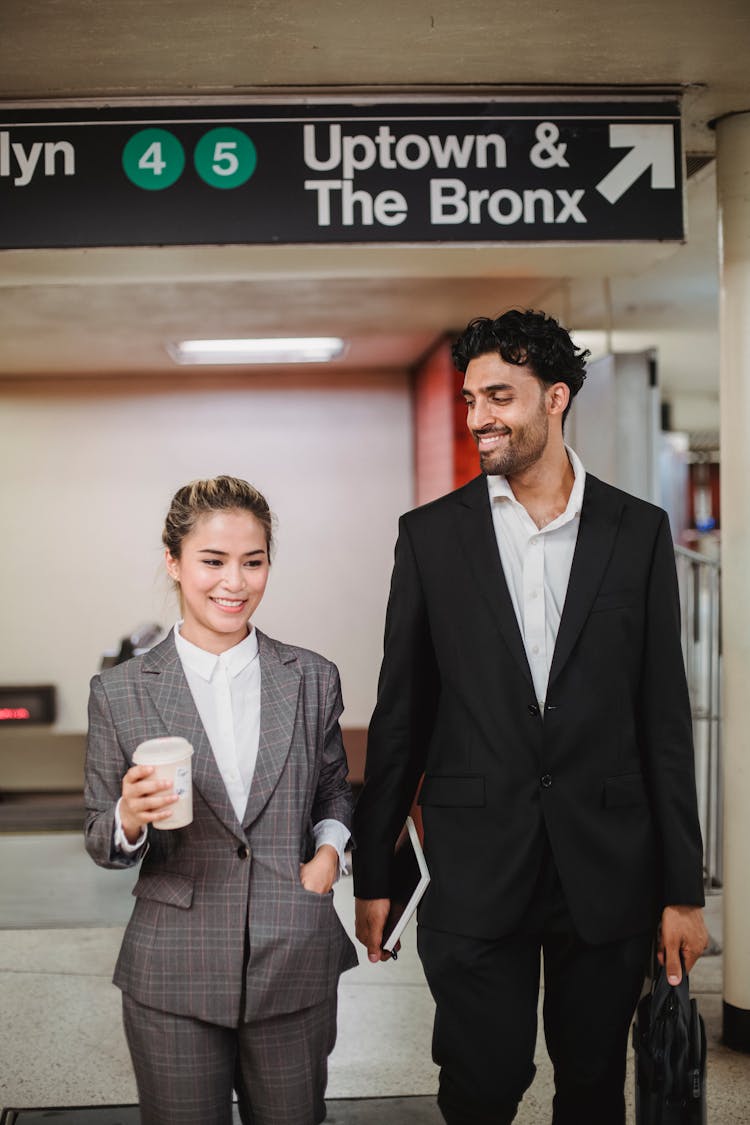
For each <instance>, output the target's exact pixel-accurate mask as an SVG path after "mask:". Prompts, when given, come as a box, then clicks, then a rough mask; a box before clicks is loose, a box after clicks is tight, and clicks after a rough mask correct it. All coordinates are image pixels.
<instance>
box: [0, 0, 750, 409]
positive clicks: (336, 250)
mask: <svg viewBox="0 0 750 1125" xmlns="http://www.w3.org/2000/svg"><path fill="white" fill-rule="evenodd" d="M603 11H604V10H603V9H602V6H601V3H600V2H599V0H572V2H569V3H567V4H560V3H559V2H558V0H541V2H539V3H537V4H535V5H530V6H527V7H525V8H524V7H523V6H520V5H518V4H514V3H510V2H509V0H467V2H464V3H463V4H456V3H455V0H452V2H451V3H448V2H447V0H434V2H431V3H429V2H427V0H411V2H410V3H409V4H404V3H403V2H396V0H381V2H380V3H378V4H370V5H367V4H363V3H361V2H360V0H346V2H345V0H327V2H322V3H317V4H311V3H309V0H214V3H212V4H205V3H203V4H201V3H198V2H197V0H180V2H178V0H162V2H161V3H159V4H154V3H153V2H152V0H148V2H145V0H130V3H128V4H123V3H122V2H121V0H118V2H116V3H115V2H114V0H65V2H53V0H5V3H4V5H3V11H2V16H1V17H0V29H1V30H2V35H0V105H1V104H3V103H5V104H6V105H9V104H12V103H15V104H17V103H18V102H31V103H33V104H34V103H37V102H38V101H39V100H40V99H51V100H53V101H55V102H57V103H60V102H65V101H67V100H68V99H93V100H94V101H95V102H97V103H99V104H101V103H102V102H104V101H106V102H110V101H112V99H125V100H127V101H131V102H132V101H133V99H134V98H143V99H146V100H148V99H153V98H157V97H158V98H167V99H184V98H191V99H196V98H197V99H202V98H207V97H212V98H217V99H219V100H221V101H223V102H231V101H234V100H238V99H241V98H245V97H263V96H269V95H270V94H272V93H284V94H288V95H289V94H291V95H297V96H299V97H300V98H304V97H305V96H306V95H309V94H310V93H312V92H315V93H317V94H320V93H321V92H322V93H324V94H325V93H326V92H328V93H336V94H341V93H342V92H345V91H347V90H355V91H357V92H359V93H362V92H365V91H368V90H369V91H370V92H372V93H391V92H397V93H399V94H405V93H406V94H409V93H416V92H420V91H432V92H445V95H446V97H451V96H456V95H461V94H463V93H474V92H487V91H489V92H493V93H497V92H502V91H503V90H504V91H511V90H517V91H518V92H527V91H530V90H531V91H533V90H536V91H537V92H539V90H540V89H541V90H544V91H545V92H550V91H555V90H560V91H562V92H570V91H571V90H572V89H574V88H580V87H581V86H585V87H588V88H594V89H598V88H605V87H606V88H607V89H608V90H609V91H610V92H611V91H612V90H615V91H616V92H620V93H622V92H631V91H632V90H633V88H634V87H641V86H646V87H649V88H650V89H656V88H659V89H666V88H669V89H679V90H680V91H681V92H682V93H683V107H684V110H683V126H684V140H685V147H686V149H687V151H688V153H710V152H711V151H712V149H713V143H714V142H713V133H712V131H711V129H710V128H709V126H708V123H709V122H710V121H711V120H712V119H714V118H716V117H718V116H721V115H723V114H726V113H731V112H737V111H741V110H745V109H750V71H748V67H747V61H746V60H747V52H748V48H749V47H750V6H748V4H747V2H746V0H718V2H717V3H714V4H712V5H707V4H706V3H705V0H657V2H656V3H654V2H653V0H649V2H648V3H646V2H645V0H632V2H631V3H629V4H628V5H621V6H618V7H607V8H606V18H604V17H603ZM321 88H324V89H322V90H321ZM688 219H689V237H688V242H687V244H686V245H685V246H683V247H679V248H675V247H673V246H672V247H669V246H658V245H649V246H644V245H642V246H638V245H633V244H630V245H622V246H617V247H614V246H609V247H607V246H604V247H602V246H589V247H556V248H545V247H539V246H537V247H497V246H493V247H481V248H465V247H464V248H461V247H430V248H421V249H414V248H403V247H402V248H399V247H370V248H365V249H362V248H351V247H329V248H326V249H324V250H323V249H314V248H310V247H288V246H287V247H239V246H230V247H178V248H137V249H100V250H85V251H83V250H81V251H79V250H56V251H47V250H23V251H5V252H2V253H0V379H3V380H5V381H6V383H7V382H8V381H12V382H15V381H16V380H18V379H28V378H29V377H30V376H34V375H44V376H48V377H54V376H70V375H74V374H89V375H97V376H102V375H107V374H109V375H112V374H118V375H129V374H136V373H141V374H143V373H148V372H153V373H168V372H173V373H175V377H176V378H182V377H183V375H182V372H179V371H176V369H175V368H174V367H173V366H172V365H171V361H170V360H169V359H168V357H167V354H166V352H165V344H166V343H167V342H168V341H169V340H172V339H175V338H178V337H180V336H182V335H184V334H185V332H190V333H191V334H193V335H196V334H200V335H205V336H229V335H235V334H242V335H253V334H260V333H265V334H270V335H280V334H284V333H288V332H294V333H300V334H301V333H303V332H304V333H313V332H317V333H320V334H340V335H343V336H345V337H346V339H347V340H348V341H349V347H348V350H347V353H346V355H345V356H344V357H343V359H342V360H340V361H338V365H339V366H341V367H360V368H361V367H405V366H410V365H411V364H413V363H414V362H415V361H416V360H417V359H418V358H419V356H420V355H421V354H422V353H423V352H424V351H425V349H426V348H427V347H428V346H429V344H430V343H431V341H432V340H434V339H435V337H436V336H439V335H440V334H441V333H442V332H443V331H445V330H449V329H452V328H457V327H461V326H462V325H463V324H464V323H465V322H466V320H467V319H469V317H471V316H473V315H476V314H478V313H491V312H494V311H496V310H498V309H500V308H502V307H504V306H506V305H509V304H529V305H534V306H536V307H545V308H548V309H549V311H552V312H556V313H558V314H559V315H562V316H564V317H565V318H566V320H567V322H568V323H571V324H572V326H573V327H575V328H577V329H581V330H600V331H604V332H608V333H609V340H610V341H613V342H614V343H615V346H619V347H627V346H634V347H641V346H643V347H646V346H649V347H650V346H656V347H659V348H660V349H662V350H663V351H664V354H665V357H666V363H665V385H666V387H667V391H668V392H670V389H671V393H674V394H677V393H691V394H702V395H708V396H710V395H715V394H716V360H715V341H716V332H717V327H716V317H717V313H716V306H717V262H716V206H715V187H714V180H713V174H712V168H711V166H710V165H709V166H708V167H707V168H705V169H704V170H703V171H702V172H700V173H699V174H698V175H697V176H696V177H694V179H693V180H691V181H690V183H689V191H688ZM681 340H683V341H688V344H687V346H684V347H680V346H679V345H680V341H681Z"/></svg>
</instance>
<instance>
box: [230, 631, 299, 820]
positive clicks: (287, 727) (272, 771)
mask: <svg viewBox="0 0 750 1125" xmlns="http://www.w3.org/2000/svg"><path fill="white" fill-rule="evenodd" d="M257 632H258V649H259V654H260V742H259V745H258V760H257V762H256V765H255V774H254V776H253V783H252V786H251V787H250V797H249V799H248V802H247V808H246V810H245V816H244V817H243V821H242V823H243V825H244V827H245V829H247V828H249V827H250V825H251V824H252V823H253V821H254V820H255V819H256V818H257V817H258V816H259V815H260V813H261V812H262V810H263V809H264V808H265V806H266V804H267V803H268V801H269V799H270V797H271V795H272V793H273V791H274V789H275V788H276V785H277V784H278V780H279V778H280V776H281V772H282V770H283V768H284V765H285V763H286V760H287V758H288V756H289V748H290V746H291V742H292V735H293V733H294V723H295V719H296V716H297V703H298V700H299V690H300V684H301V682H302V674H301V672H300V668H299V664H298V661H297V656H296V654H295V653H294V651H293V650H292V649H291V648H288V647H287V646H286V645H281V644H278V643H277V642H276V641H272V640H271V639H270V637H266V636H265V635H264V634H263V633H261V631H260V630H257Z"/></svg>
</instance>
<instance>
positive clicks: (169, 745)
mask: <svg viewBox="0 0 750 1125" xmlns="http://www.w3.org/2000/svg"><path fill="white" fill-rule="evenodd" d="M192 753H193V748H192V746H191V745H190V743H189V742H188V740H187V739H186V738H178V737H176V736H173V735H167V736H165V737H164V738H149V739H147V740H146V741H145V742H141V743H140V745H139V746H137V747H136V748H135V752H134V753H133V761H134V762H135V763H136V765H139V766H167V765H171V764H172V763H173V762H181V761H184V760H185V758H190V757H191V756H192Z"/></svg>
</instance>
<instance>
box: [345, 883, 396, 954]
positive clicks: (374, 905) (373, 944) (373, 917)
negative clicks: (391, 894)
mask: <svg viewBox="0 0 750 1125" xmlns="http://www.w3.org/2000/svg"><path fill="white" fill-rule="evenodd" d="M390 909H391V900H390V899H389V898H357V899H355V900H354V919H355V929H356V933H357V938H358V940H359V941H361V942H362V944H363V945H366V946H367V959H368V961H388V960H390V956H391V955H390V953H385V952H384V951H383V950H382V949H381V948H380V947H381V945H382V942H383V929H384V928H385V923H386V920H387V918H388V914H389V912H390Z"/></svg>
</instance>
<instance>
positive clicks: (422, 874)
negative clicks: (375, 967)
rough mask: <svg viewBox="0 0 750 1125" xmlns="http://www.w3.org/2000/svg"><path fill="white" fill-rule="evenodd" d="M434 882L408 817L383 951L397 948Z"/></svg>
mask: <svg viewBox="0 0 750 1125" xmlns="http://www.w3.org/2000/svg"><path fill="white" fill-rule="evenodd" d="M429 882H430V873H429V871H428V870H427V863H426V862H425V858H424V852H423V851H422V845H421V844H420V842H419V836H418V835H417V829H416V827H415V824H414V821H413V820H412V818H411V817H410V816H407V818H406V833H405V835H404V838H403V842H402V843H401V845H400V846H399V845H398V844H397V845H396V852H395V854H394V857H393V867H392V868H391V911H390V914H389V915H388V918H387V920H386V923H385V927H384V929H383V935H384V936H383V942H382V945H381V948H382V949H383V950H384V951H385V952H386V953H390V954H393V949H394V946H395V945H396V943H397V942H398V939H399V938H400V937H401V934H402V933H403V932H404V929H405V928H406V924H407V922H408V921H409V920H410V918H411V917H412V915H413V914H414V912H415V911H416V909H417V906H418V905H419V902H420V900H421V898H422V895H423V894H424V893H425V891H426V890H427V886H428V884H429Z"/></svg>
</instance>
